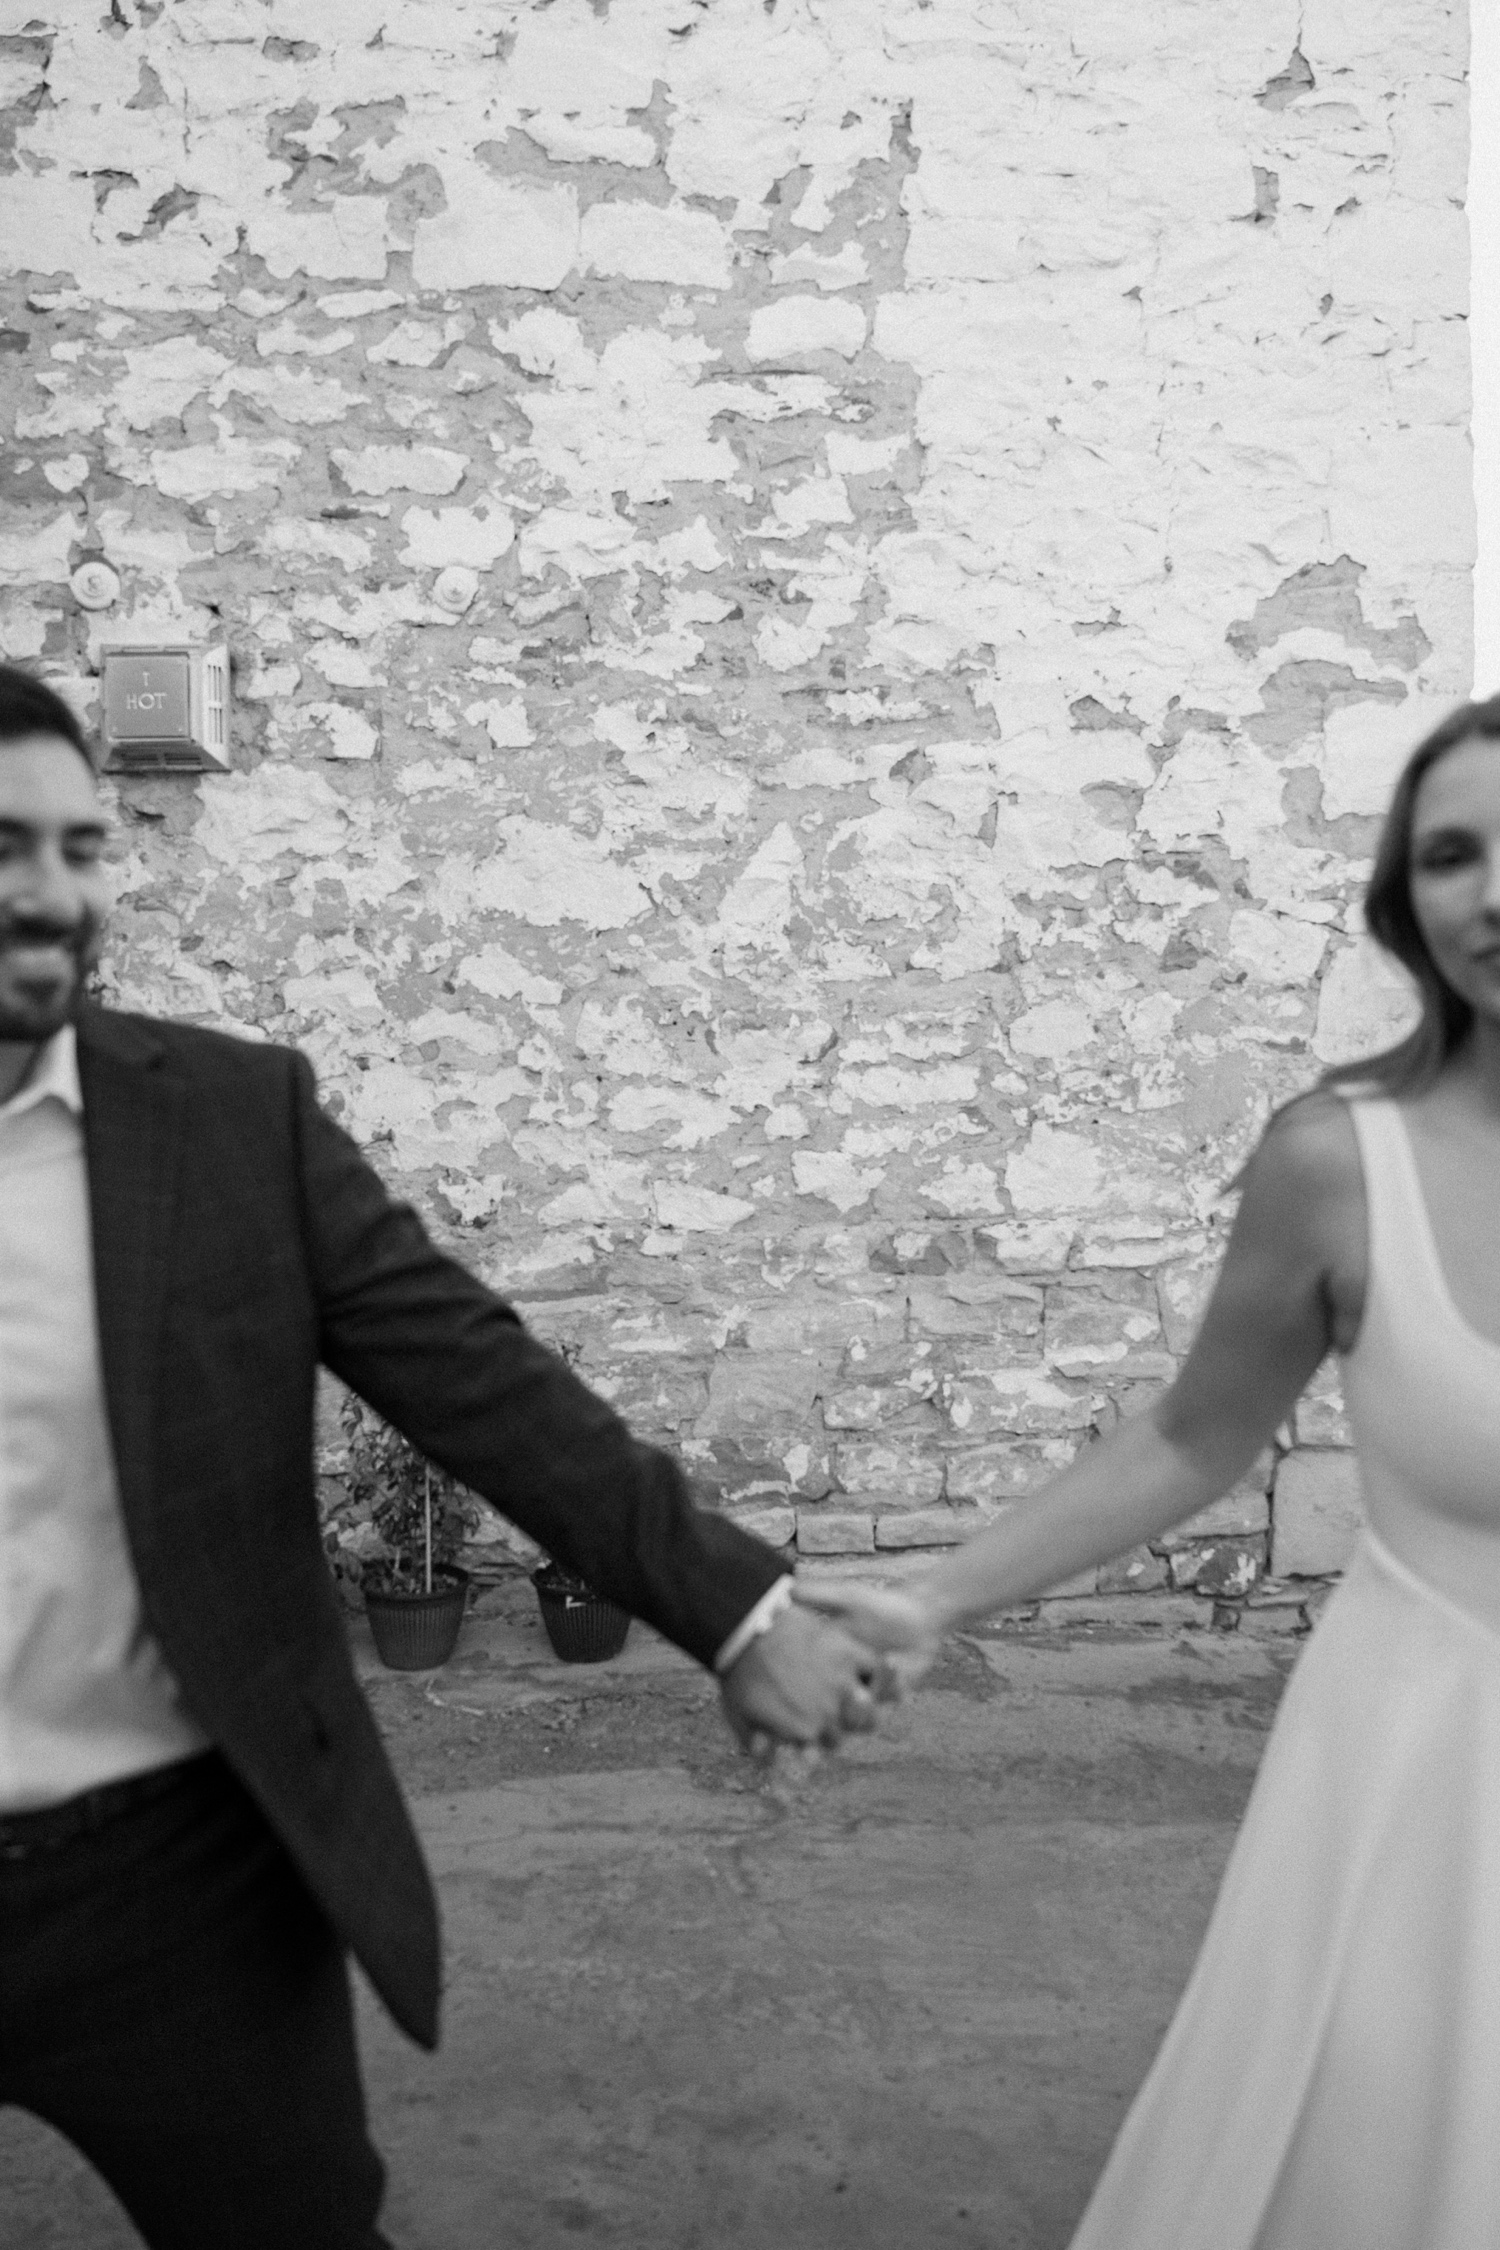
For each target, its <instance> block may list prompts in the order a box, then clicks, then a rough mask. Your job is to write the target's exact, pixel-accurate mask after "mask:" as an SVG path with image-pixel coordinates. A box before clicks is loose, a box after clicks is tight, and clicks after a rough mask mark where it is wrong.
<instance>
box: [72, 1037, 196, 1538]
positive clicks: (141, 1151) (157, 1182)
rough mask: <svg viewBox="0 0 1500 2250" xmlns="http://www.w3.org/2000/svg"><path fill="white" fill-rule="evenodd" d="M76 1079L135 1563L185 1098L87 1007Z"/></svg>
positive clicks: (102, 1337) (158, 1050)
mask: <svg viewBox="0 0 1500 2250" xmlns="http://www.w3.org/2000/svg"><path fill="white" fill-rule="evenodd" d="M78 1076H79V1083H80V1086H81V1088H82V1092H83V1138H84V1149H85V1152H86V1156H87V1162H88V1177H89V1208H90V1214H91V1218H92V1222H93V1236H94V1295H95V1303H96V1306H97V1316H98V1325H99V1350H100V1357H101V1360H102V1362H103V1368H104V1397H105V1405H106V1409H107V1411H108V1415H109V1425H110V1434H111V1436H112V1438H113V1440H114V1452H115V1469H116V1473H117V1475H118V1478H119V1485H120V1500H121V1505H122V1507H123V1509H124V1512H125V1519H126V1522H127V1524H128V1525H129V1527H130V1532H131V1542H132V1545H133V1546H134V1547H135V1549H136V1551H137V1557H138V1560H139V1559H141V1551H142V1549H143V1548H149V1546H150V1543H151V1536H150V1524H151V1517H150V1499H151V1489H152V1482H153V1476H152V1463H153V1452H154V1447H153V1437H154V1430H155V1416H156V1407H157V1397H156V1387H157V1364H158V1363H157V1339H158V1335H159V1332H160V1327H161V1316H162V1304H163V1297H164V1293H165V1288H166V1278H167V1270H168V1256H169V1252H170V1248H171V1238H172V1222H173V1215H174V1204H175V1191H176V1184H177V1168H178V1159H179V1153H180V1146H181V1127H182V1109H183V1101H184V1093H183V1087H182V1085H181V1082H180V1081H179V1080H178V1079H177V1078H176V1076H175V1075H174V1074H173V1073H172V1072H171V1071H170V1070H169V1069H168V1068H166V1067H165V1056H164V1052H163V1049H162V1046H161V1044H160V1043H159V1042H158V1041H157V1040H155V1039H153V1038H152V1037H151V1034H150V1031H149V1028H148V1027H147V1026H146V1025H145V1024H142V1023H140V1022H139V1021H132V1020H130V1019H128V1018H124V1017H119V1016H111V1015H108V1014H105V1013H103V1012H101V1011H99V1010H96V1009H88V1010H86V1011H84V1012H83V1013H82V1014H80V1017H79V1020H78Z"/></svg>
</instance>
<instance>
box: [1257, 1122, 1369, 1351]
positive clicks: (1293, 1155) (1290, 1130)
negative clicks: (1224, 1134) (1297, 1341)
mask: <svg viewBox="0 0 1500 2250" xmlns="http://www.w3.org/2000/svg"><path fill="white" fill-rule="evenodd" d="M1252 1205H1253V1207H1254V1208H1255V1211H1256V1214H1257V1219H1258V1223H1259V1227H1260V1228H1262V1229H1264V1230H1265V1232H1266V1233H1267V1235H1268V1236H1269V1237H1271V1238H1274V1239H1275V1240H1277V1241H1279V1242H1280V1243H1281V1244H1282V1245H1284V1246H1285V1248H1286V1250H1288V1251H1290V1252H1291V1254H1292V1255H1293V1256H1294V1257H1295V1259H1296V1261H1297V1262H1298V1263H1299V1264H1300V1265H1302V1266H1304V1267H1306V1268H1309V1269H1313V1270H1316V1271H1317V1272H1318V1273H1319V1274H1320V1275H1321V1287H1322V1289H1323V1291H1324V1300H1325V1302H1326V1303H1327V1305H1328V1307H1329V1310H1330V1314H1331V1321H1332V1326H1331V1334H1330V1341H1331V1342H1332V1343H1333V1344H1334V1345H1335V1347H1336V1348H1337V1349H1338V1350H1340V1351H1347V1350H1349V1349H1350V1347H1351V1345H1352V1343H1353V1340H1354V1337H1355V1336H1356V1334H1357V1333H1358V1329H1359V1322H1360V1316H1361V1313H1362V1311H1363V1306H1364V1293H1365V1278H1366V1277H1365V1267H1366V1262H1367V1256H1368V1252H1367V1248H1366V1236H1367V1232H1368V1222H1367V1218H1366V1212H1365V1183H1364V1171H1363V1168H1362V1166H1361V1164H1360V1156H1359V1142H1358V1140H1357V1138H1356V1136H1355V1131H1354V1120H1353V1118H1352V1117H1351V1116H1350V1114H1349V1104H1348V1102H1347V1101H1346V1100H1345V1099H1344V1097H1343V1096H1342V1095H1340V1094H1338V1093H1336V1092H1334V1091H1333V1090H1332V1089H1331V1088H1328V1087H1322V1086H1320V1087H1315V1088H1314V1090H1313V1091H1312V1092H1311V1093H1309V1094H1304V1095H1302V1096H1301V1098H1300V1099H1299V1100H1297V1101H1294V1102H1290V1103H1288V1105H1287V1107H1286V1108H1285V1109H1283V1110H1280V1111H1278V1112H1277V1114H1276V1115H1275V1116H1274V1117H1273V1118H1272V1119H1271V1122H1270V1124H1269V1125H1268V1126H1267V1127H1266V1130H1265V1133H1264V1135H1263V1136H1262V1138H1261V1143H1260V1146H1259V1148H1258V1149H1257V1150H1256V1152H1255V1155H1254V1156H1253V1157H1252V1159H1251V1161H1250V1165H1249V1168H1248V1170H1247V1174H1246V1179H1245V1198H1244V1203H1243V1204H1242V1206H1241V1209H1242V1210H1246V1209H1249V1208H1251V1207H1252ZM1251 1223H1252V1225H1255V1224H1256V1220H1252V1222H1251Z"/></svg>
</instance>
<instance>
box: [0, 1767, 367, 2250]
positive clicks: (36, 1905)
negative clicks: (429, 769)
mask: <svg viewBox="0 0 1500 2250" xmlns="http://www.w3.org/2000/svg"><path fill="white" fill-rule="evenodd" d="M101 1794H102V1802H101V1801H99V1800H98V1799H95V1800H91V1799H77V1800H74V1802H73V1806H72V1807H71V1808H60V1809H59V1811H58V1812H52V1813H46V1814H38V1815H31V1816H26V1817H25V1818H23V1819H22V1820H19V1821H11V1822H7V1823H3V1824H0V2103H5V2102H14V2103H17V2104H19V2105H20V2107H22V2108H23V2109H29V2110H31V2111H33V2112H34V2113H35V2114H36V2115H37V2116H38V2117H42V2118H45V2119H46V2120H47V2121H48V2123H49V2124H51V2125H54V2126H56V2128H57V2129H58V2131H59V2132H61V2133H63V2134H65V2135H66V2136H67V2138H68V2139H69V2140H70V2141H72V2142H73V2144H74V2146H75V2147H77V2148H78V2149H80V2150H81V2151H82V2152H83V2154H84V2155H85V2156H86V2157H87V2158H88V2159H89V2161H90V2162H91V2163H92V2164H93V2165H94V2166H95V2167H96V2168H97V2169H98V2171H99V2172H100V2173H102V2175H103V2176H104V2178H105V2179H106V2180H107V2181H108V2182H109V2184H110V2186H111V2187H112V2188H113V2189H114V2191H115V2194H116V2195H117V2196H118V2197H119V2199H120V2201H121V2203H122V2204H123V2205H124V2206H125V2209H126V2211H127V2212H128V2213H129V2214H130V2217H131V2218H132V2219H133V2221H134V2222H135V2225H136V2226H137V2227H138V2228H139V2230H140V2232H141V2234H142V2235H143V2236H144V2238H145V2240H146V2241H147V2243H149V2244H150V2246H151V2250H380V2246H381V2245H382V2244H383V2240H384V2238H383V2237H382V2236H381V2234H380V2233H379V2231H378V2230H377V2227H376V2215H377V2213H378V2211H379V2208H380V2199H381V2192H382V2189H383V2186H384V2172H383V2169H382V2166H381V2163H380V2159H379V2158H378V2156H377V2155H376V2154H375V2151H374V2149H373V2148H372V2147H371V2145H370V2140H369V2136H368V2133H367V2132H366V2129H365V2109H364V2095H363V2091H362V2088H361V2085H360V2078H359V2065H358V2060H357V2057H356V2053H355V2045H354V2025H353V2016H352V2010H351V2004H350V1994H349V1980H348V1974H347V1971H346V1968H345V1964H344V1958H343V1953H342V1950H341V1948H340V1946H339V1944H338V1941H337V1939H336V1938H335V1937H334V1934H333V1932H332V1930H331V1929H330V1928H329V1926H328V1924H327V1922H326V1921H325V1920H324V1919H323V1916H322V1915H321V1913H320V1912H319V1911H318V1909H317V1908H316V1907H315V1906H314V1904H313V1902H312V1900H311V1898H310V1897H309V1895H308V1893H307V1891H306V1890H305V1889H304V1887H303V1885H302V1883H301V1881H300V1879H299V1877H298V1876H297V1874H296V1872H295V1870H294V1869H293V1867H292V1865H291V1862H290V1861H289V1860H288V1858H287V1856H286V1854H285V1852H284V1851H283V1850H282V1848H281V1846H280V1844H279V1843H278V1842H277V1841H276V1839H275V1837H274V1836H273V1835H272V1833H271V1831H270V1829H269V1828H268V1827H267V1825H266V1823H265V1821H264V1820H263V1819H262V1818H261V1815H260V1814H259V1812H258V1811H257V1810H256V1808H255V1806H254V1805H253V1804H252V1802H251V1800H250V1799H249V1797H248V1796H247V1795H246V1794H245V1792H244V1791H243V1790H242V1789H241V1788H240V1786H239V1784H238V1783H237V1782H236V1781H235V1780H234V1778H233V1777H232V1775H231V1774H230V1772H229V1770H228V1768H227V1767H226V1766H225V1765H224V1763H223V1761H222V1760H221V1759H220V1758H218V1757H217V1756H216V1755H214V1754H212V1753H210V1754H209V1755H207V1756H205V1757H201V1758H194V1759H191V1760H189V1761H188V1762H187V1763H185V1764H183V1765H181V1766H178V1767H175V1768H172V1769H169V1770H168V1771H167V1772H166V1773H163V1774H158V1775H153V1776H151V1777H149V1778H148V1779H147V1780H145V1781H144V1782H141V1783H136V1784H131V1783H126V1784H124V1785H123V1786H122V1787H121V1788H120V1789H118V1790H116V1791H112V1792H104V1793H101Z"/></svg>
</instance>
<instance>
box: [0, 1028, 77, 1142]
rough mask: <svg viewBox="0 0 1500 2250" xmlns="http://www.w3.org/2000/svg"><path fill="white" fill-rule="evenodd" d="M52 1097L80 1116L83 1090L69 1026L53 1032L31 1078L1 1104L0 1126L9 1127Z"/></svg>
mask: <svg viewBox="0 0 1500 2250" xmlns="http://www.w3.org/2000/svg"><path fill="white" fill-rule="evenodd" d="M49 1096H50V1097H51V1098H52V1099H53V1100H54V1101H59V1102H61V1103H62V1105H63V1107H64V1108H65V1109H67V1110H70V1111H71V1112H72V1114H73V1115H74V1116H75V1117H81V1116H82V1115H83V1088H82V1086H81V1085H80V1084H79V1081H78V1036H77V1033H76V1032H75V1031H74V1029H73V1026H72V1025H71V1024H70V1023H65V1024H64V1025H63V1027H62V1029H61V1031H54V1033H53V1034H52V1037H51V1038H50V1039H49V1040H48V1041H47V1043H46V1045H45V1046H44V1047H43V1048H42V1051H41V1053H40V1054H39V1055H38V1056H37V1058H36V1061H35V1063H34V1064H33V1065H32V1069H31V1075H30V1076H29V1077H28V1078H27V1080H26V1082H25V1084H24V1085H23V1086H22V1087H21V1089H20V1091H19V1092H18V1093H15V1094H12V1096H11V1098H10V1100H9V1101H8V1102H3V1103H0V1124H4V1123H8V1121H9V1120H10V1119H11V1118H12V1117H19V1116H21V1115H22V1113H23V1112H24V1111H26V1110H28V1109H35V1108H36V1107H37V1105H38V1104H39V1103H41V1102H44V1101H46V1100H47V1099H48V1097H49Z"/></svg>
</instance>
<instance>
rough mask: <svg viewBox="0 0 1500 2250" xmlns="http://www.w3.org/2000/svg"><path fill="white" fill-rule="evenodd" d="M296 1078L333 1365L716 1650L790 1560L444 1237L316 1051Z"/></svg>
mask: <svg viewBox="0 0 1500 2250" xmlns="http://www.w3.org/2000/svg"><path fill="white" fill-rule="evenodd" d="M294 1079H295V1090H294V1127H295V1131H296V1135H297V1141H298V1155H299V1160H300V1172H301V1193H302V1212H303V1225H304V1231H305V1240H306V1244H307V1255H308V1262H309V1266H310V1269H311V1273H312V1280H313V1287H314V1291H315V1295H316V1299H317V1305H318V1317H319V1324H320V1354H321V1357H322V1359H323V1362H324V1364H325V1365H326V1366H327V1367H329V1368H331V1369H332V1371H333V1373H334V1374H335V1375H337V1376H338V1377H339V1379H340V1380H341V1381H342V1382H345V1383H347V1384H348V1385H349V1387H350V1389H351V1390H354V1391H357V1392H358V1393H359V1395H360V1397H361V1398H364V1399H367V1400H368V1401H369V1403H370V1404H371V1406H373V1407H374V1408H375V1410H376V1412H377V1413H379V1414H383V1415H384V1416H385V1418H386V1420H387V1421H389V1422H392V1423H394V1424H395V1426H396V1428H397V1429H399V1430H401V1431H402V1432H404V1434H405V1435H406V1436H407V1437H408V1438H410V1439H411V1441H412V1443H413V1444H414V1445H415V1446H417V1447H418V1448H419V1449H420V1450H421V1451H422V1452H423V1453H425V1454H426V1455H428V1457H429V1458H430V1459H431V1460H433V1461H435V1462H437V1463H438V1464H439V1465H440V1466H441V1467H442V1468H445V1469H447V1470H449V1471H450V1472H451V1473H452V1474H453V1475H454V1476H456V1477H457V1478H458V1479H459V1480H460V1481H461V1482H462V1483H463V1484H466V1485H468V1486H469V1487H470V1488H471V1489H472V1490H473V1491H475V1492H478V1493H482V1494H483V1496H484V1497H485V1499H486V1500H489V1501H492V1502H493V1503H494V1505H495V1506H496V1507H497V1508H499V1509H500V1511H501V1512H502V1514H504V1515H506V1516H509V1517H510V1519H511V1520H512V1522H514V1523H516V1524H518V1525H519V1526H520V1528H521V1529H522V1530H523V1531H525V1532H526V1533H528V1534H529V1536H530V1537H531V1538H533V1539H535V1540H536V1541H537V1542H538V1544H539V1545H540V1546H542V1547H544V1548H545V1549H546V1551H547V1553H548V1554H549V1555H552V1556H554V1557H555V1558H556V1559H557V1560H558V1561H559V1562H561V1563H563V1564H564V1565H565V1566H566V1567H567V1568H569V1569H571V1570H575V1571H577V1572H578V1573H579V1574H580V1575H581V1576H582V1577H584V1578H586V1579H587V1580H588V1582H589V1584H590V1585H592V1586H594V1587H595V1588H597V1590H598V1591H599V1592H600V1593H602V1594H606V1595H608V1596H609V1598H610V1599H611V1600H613V1601H617V1602H619V1603H620V1604H621V1605H622V1606H623V1607H624V1608H626V1609H628V1610H631V1611H632V1612H633V1613H634V1614H635V1615H636V1616H638V1617H643V1618H645V1619H646V1621H647V1622H648V1623H649V1624H651V1625H654V1626H655V1627H656V1628H657V1630H658V1631H660V1632H662V1633H664V1634H665V1635H666V1636H667V1638H668V1639H669V1640H672V1641H675V1642H676V1643H677V1645H678V1646H679V1647H680V1648H683V1649H686V1650H687V1652H688V1654H689V1655H691V1656H695V1657H697V1658H698V1660H699V1662H700V1663H703V1664H709V1665H711V1664H712V1662H713V1659H714V1656H715V1654H716V1652H717V1651H718V1649H719V1648H720V1647H721V1646H722V1645H723V1643H724V1641H725V1640H727V1638H728V1637H729V1635H730V1634H731V1633H732V1632H733V1630H734V1628H735V1627H736V1625H738V1624H739V1623H740V1621H741V1619H742V1618H743V1617H745V1616H746V1615H747V1613H748V1612H749V1611H750V1610H751V1609H752V1608H753V1607H754V1605H755V1603H756V1602H757V1601H758V1600H759V1599H760V1597H761V1596H762V1595H763V1594H764V1593H765V1592H766V1591H767V1589H768V1588H769V1587H770V1586H771V1585H773V1584H774V1583H775V1581H776V1579H777V1578H778V1577H780V1576H782V1575H783V1574H784V1570H785V1565H784V1564H783V1563H782V1562H781V1560H780V1558H779V1557H778V1556H777V1555H776V1554H775V1553H774V1551H773V1550H772V1549H771V1548H770V1547H767V1546H765V1545H764V1544H763V1543H762V1542H761V1541H760V1540H758V1539H754V1538H752V1537H751V1536H750V1535H749V1534H748V1533H746V1532H743V1531H741V1530H739V1529H738V1528H737V1526H735V1525H734V1524H732V1523H730V1522H729V1521H728V1520H727V1519H726V1518H725V1517H723V1516H717V1515H714V1514H711V1513H710V1512H708V1511H707V1510H704V1509H700V1508H697V1507H695V1506H694V1504H693V1502H692V1499H691V1497H690V1495H689V1493H688V1489H687V1485H686V1482H685V1480H684V1478H683V1475H682V1472H681V1470H680V1469H679V1468H678V1466H677V1464H676V1463H675V1462H674V1461H673V1460H672V1459H671V1458H670V1457H669V1456H668V1455H667V1454H665V1453H662V1452H660V1451H658V1450H657V1449H656V1447H654V1446H650V1445H644V1444H642V1443H641V1442H640V1440H639V1439H637V1438H634V1437H632V1435H631V1433H630V1431H629V1430H628V1429H627V1428H626V1426H625V1424H624V1423H623V1422H622V1421H621V1420H620V1417H619V1416H618V1415H617V1414H616V1413H614V1412H613V1410H612V1409H611V1408H610V1407H608V1406H606V1405H605V1403H604V1401H603V1400H602V1399H599V1398H596V1397H595V1396H594V1394H593V1392H592V1391H590V1390H589V1389H588V1388H587V1386H586V1385H585V1384H583V1383H581V1382H580V1381H579V1380H578V1378H577V1377H576V1376H575V1375H574V1374H573V1373H572V1371H571V1370H570V1369H569V1368H568V1367H567V1366H566V1365H565V1363H564V1362H563V1361H562V1360H561V1359H560V1358H559V1357H558V1356H557V1355H556V1353H554V1352H551V1351H549V1350H547V1348H546V1347H545V1346H544V1345H542V1344H540V1343H538V1342H537V1340H536V1338H535V1337H533V1336H531V1335H529V1334H528V1333H527V1331H526V1329H525V1328H524V1327H523V1326H522V1324H521V1322H520V1320H519V1319H518V1318H517V1316H516V1314H515V1313H514V1312H513V1311H512V1310H511V1308H510V1307H509V1306H508V1305H507V1304H505V1303H504V1302H503V1301H502V1300H501V1299H500V1298H499V1297H497V1296H495V1295H494V1293H493V1292H492V1291H491V1290H489V1289H487V1288H486V1287H485V1286H484V1285H483V1283H482V1282H480V1281H478V1280H476V1279H475V1277H474V1276H473V1275H472V1274H470V1273H468V1272H467V1271H466V1270H465V1269H464V1267H462V1266H461V1265H459V1264H458V1263H457V1262H456V1261H455V1260H454V1259H452V1258H449V1257H445V1256H444V1255H443V1253H442V1252H441V1251H440V1250H438V1249H437V1248H436V1246H435V1245H434V1244H433V1243H432V1242H431V1241H430V1240H429V1238H428V1236H427V1234H426V1232H425V1231H424V1229H423V1227H422V1225H421V1223H420V1221H419V1220H418V1218H417V1216H416V1214H415V1212H413V1211H412V1210H411V1209H410V1208H409V1207H408V1206H407V1205H405V1204H401V1203H397V1202H395V1201H393V1200H392V1198H391V1197H390V1196H389V1195H388V1194H387V1192H386V1189H385V1187H384V1185H383V1184H382V1182H381V1180H380V1179H379V1177H378V1175H377V1174H376V1173H375V1172H374V1170H373V1169H372V1168H371V1166H370V1165H369V1164H368V1163H367V1162H366V1161H365V1158H364V1157H363V1156H362V1155H361V1154H360V1151H359V1150H358V1148H357V1147H356V1146H355V1144H354V1142H353V1141H352V1140H351V1139H350V1138H349V1136H348V1135H347V1134H346V1133H345V1132H343V1131H342V1130H341V1129H340V1127H338V1126H337V1125H335V1124H334V1123H333V1121H332V1120H331V1119H330V1118H329V1117H327V1116H326V1115H325V1114H324V1112H323V1111H322V1109H321V1108H320V1107H319V1105H318V1100H317V1089H316V1085H315V1081H314V1078H313V1073H312V1069H311V1066H310V1065H309V1063H308V1062H307V1060H306V1058H305V1056H302V1055H298V1056H296V1057H295V1060H294Z"/></svg>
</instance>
